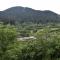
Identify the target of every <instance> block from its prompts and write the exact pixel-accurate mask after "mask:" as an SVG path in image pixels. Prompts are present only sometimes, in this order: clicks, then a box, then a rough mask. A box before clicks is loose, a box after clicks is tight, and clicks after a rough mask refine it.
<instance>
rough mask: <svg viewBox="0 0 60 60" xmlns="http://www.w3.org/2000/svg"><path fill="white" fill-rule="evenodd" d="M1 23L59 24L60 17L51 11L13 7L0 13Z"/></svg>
mask: <svg viewBox="0 0 60 60" xmlns="http://www.w3.org/2000/svg"><path fill="white" fill-rule="evenodd" d="M0 21H2V22H4V23H11V24H16V23H24V22H26V23H28V22H32V23H59V22H60V15H58V14H56V13H54V12H52V11H49V10H45V11H40V10H34V9H32V8H27V7H20V6H16V7H11V8H9V9H6V10H4V11H0Z"/></svg>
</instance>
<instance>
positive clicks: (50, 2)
mask: <svg viewBox="0 0 60 60" xmlns="http://www.w3.org/2000/svg"><path fill="white" fill-rule="evenodd" d="M14 6H23V7H30V8H33V9H36V10H51V11H54V12H56V13H58V14H60V0H0V11H2V10H5V9H7V8H10V7H14Z"/></svg>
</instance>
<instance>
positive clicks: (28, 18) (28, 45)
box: [0, 7, 60, 60]
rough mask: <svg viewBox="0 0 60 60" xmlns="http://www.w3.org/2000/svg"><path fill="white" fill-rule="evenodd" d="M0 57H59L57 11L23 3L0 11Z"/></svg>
mask: <svg viewBox="0 0 60 60" xmlns="http://www.w3.org/2000/svg"><path fill="white" fill-rule="evenodd" d="M0 60H60V15H58V14H56V13H54V12H52V11H47V10H46V11H39V10H34V9H31V8H27V7H12V8H9V9H7V10H4V11H0Z"/></svg>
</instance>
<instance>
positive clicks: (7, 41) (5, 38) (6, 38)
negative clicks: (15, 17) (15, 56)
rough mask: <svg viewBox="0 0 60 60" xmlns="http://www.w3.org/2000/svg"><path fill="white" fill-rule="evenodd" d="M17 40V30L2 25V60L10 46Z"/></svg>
mask: <svg viewBox="0 0 60 60" xmlns="http://www.w3.org/2000/svg"><path fill="white" fill-rule="evenodd" d="M15 40H16V29H15V28H13V27H11V26H4V25H0V60H4V58H5V56H6V55H5V54H6V51H7V49H8V46H9V45H11V44H13V43H14V41H15Z"/></svg>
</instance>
